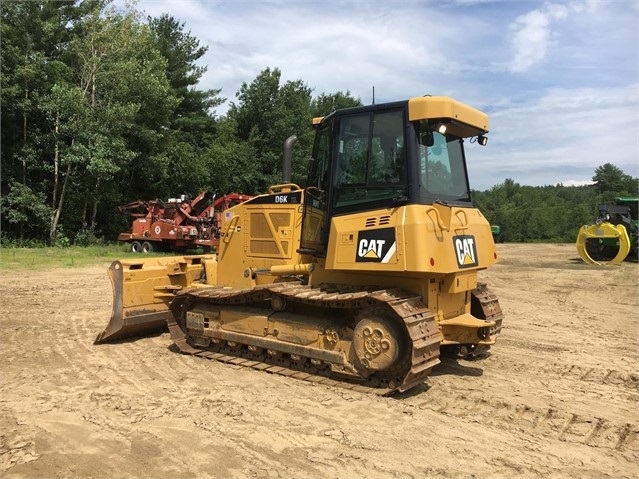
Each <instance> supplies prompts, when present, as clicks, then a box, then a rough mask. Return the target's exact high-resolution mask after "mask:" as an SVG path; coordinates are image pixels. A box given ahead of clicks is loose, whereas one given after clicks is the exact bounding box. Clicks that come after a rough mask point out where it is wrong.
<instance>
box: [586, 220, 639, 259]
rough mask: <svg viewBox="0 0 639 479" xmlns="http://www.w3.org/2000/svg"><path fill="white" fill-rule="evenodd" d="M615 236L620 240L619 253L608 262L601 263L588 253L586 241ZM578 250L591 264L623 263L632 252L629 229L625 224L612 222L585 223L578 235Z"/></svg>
mask: <svg viewBox="0 0 639 479" xmlns="http://www.w3.org/2000/svg"><path fill="white" fill-rule="evenodd" d="M604 238H615V239H618V241H619V251H618V252H617V255H616V256H615V257H614V258H612V259H611V260H609V261H608V262H605V263H601V262H599V261H595V260H594V259H592V258H591V257H590V255H589V254H588V250H587V249H586V241H587V240H589V239H604ZM577 252H578V253H579V256H580V257H581V259H583V260H584V261H585V262H586V263H589V264H598V265H607V264H621V262H622V261H623V260H624V259H626V256H628V253H629V252H630V238H629V237H628V231H626V228H624V226H623V225H613V224H611V223H607V222H604V223H600V224H597V225H584V226H582V227H581V228H580V229H579V234H578V235H577Z"/></svg>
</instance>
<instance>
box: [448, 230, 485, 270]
mask: <svg viewBox="0 0 639 479" xmlns="http://www.w3.org/2000/svg"><path fill="white" fill-rule="evenodd" d="M453 246H454V247H455V256H456V258H457V266H459V267H460V268H470V267H472V266H477V265H478V264H479V263H478V261H477V247H476V246H475V237H474V236H472V235H461V236H455V237H454V238H453Z"/></svg>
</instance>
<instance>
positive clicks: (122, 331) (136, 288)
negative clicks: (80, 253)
mask: <svg viewBox="0 0 639 479" xmlns="http://www.w3.org/2000/svg"><path fill="white" fill-rule="evenodd" d="M209 258H211V259H212V258H214V256H201V255H198V256H173V257H164V258H148V259H141V260H127V261H114V262H113V263H111V266H110V267H109V269H108V274H109V278H110V280H111V287H112V289H113V309H112V312H111V320H110V321H109V323H108V324H107V327H106V328H105V329H104V331H102V332H101V333H100V334H98V336H97V337H96V339H95V341H94V344H100V343H105V342H108V341H115V340H120V339H126V338H132V337H140V336H145V335H149V334H152V333H156V332H160V331H163V330H165V329H166V328H167V319H168V318H169V317H170V315H171V311H170V310H169V306H170V303H171V301H172V300H173V299H174V298H175V295H176V294H177V293H178V292H179V291H181V290H182V289H184V288H188V287H189V286H191V285H192V284H194V283H195V282H197V281H199V280H200V277H201V273H202V270H203V262H204V261H205V260H206V259H209Z"/></svg>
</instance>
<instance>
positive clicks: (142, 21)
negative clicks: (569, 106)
mask: <svg viewBox="0 0 639 479" xmlns="http://www.w3.org/2000/svg"><path fill="white" fill-rule="evenodd" d="M0 14H1V24H0V27H1V28H2V32H1V33H2V43H1V57H2V62H1V70H0V74H1V77H0V84H1V85H2V95H1V109H2V121H1V145H0V146H1V149H0V154H1V164H0V189H1V199H0V231H1V238H2V241H3V244H44V243H47V244H58V245H64V244H69V243H77V244H86V243H87V242H92V241H96V240H97V239H100V238H104V239H106V240H110V239H113V238H115V237H117V234H118V233H119V232H121V231H126V230H127V229H128V228H129V226H130V224H129V221H130V219H129V218H128V217H126V216H124V215H122V214H121V213H120V212H119V211H118V209H117V206H118V205H122V204H126V203H129V202H131V201H133V200H137V199H155V198H169V197H174V196H178V195H180V194H184V193H186V194H191V195H194V194H197V193H199V192H200V191H211V192H216V193H218V194H225V193H229V192H241V193H247V194H256V193H261V192H264V191H265V190H266V188H267V187H268V186H269V185H271V184H274V183H278V182H279V180H280V178H281V152H282V145H283V143H284V141H285V139H286V138H288V137H289V136H291V135H293V134H295V135H297V137H298V141H297V143H296V146H295V157H296V158H297V159H300V158H302V159H305V158H308V157H309V156H310V150H311V147H312V140H313V138H312V131H311V129H310V128H304V126H305V125H310V119H311V118H313V117H315V116H321V115H326V114H328V113H330V112H331V111H333V110H335V109H338V108H346V107H351V106H358V105H361V101H360V99H359V98H354V97H353V96H352V95H351V94H350V92H348V91H347V92H341V91H338V92H329V93H325V92H322V93H319V94H314V91H313V89H312V88H311V87H309V86H308V84H307V83H305V82H304V81H302V80H301V79H299V80H295V81H287V82H282V78H281V71H280V70H279V69H278V68H265V69H264V70H263V71H261V72H260V73H259V74H258V75H257V77H256V78H255V79H254V80H253V81H251V82H250V83H243V84H242V85H241V86H240V87H239V89H238V91H237V92H236V94H235V101H232V102H230V107H229V109H228V111H227V113H226V114H225V115H223V116H217V115H216V114H215V108H216V107H219V106H220V105H221V104H223V103H224V102H225V101H226V98H223V97H222V96H221V95H220V94H221V90H219V89H217V90H216V89H211V90H203V89H201V88H199V83H200V80H201V78H202V76H203V74H204V73H205V72H206V68H205V67H202V66H199V65H198V60H200V59H201V58H202V56H203V55H204V54H205V53H206V51H207V47H205V46H202V45H201V44H200V41H199V40H198V39H197V38H195V37H194V36H193V35H192V34H191V32H190V31H187V30H186V28H185V24H184V23H180V22H179V21H177V20H176V19H175V18H173V17H171V16H169V15H166V14H165V15H162V16H160V17H158V18H152V17H147V18H143V17H142V15H141V14H140V13H139V12H138V11H136V10H135V9H134V8H132V7H127V9H125V10H117V9H115V8H114V7H113V6H112V5H111V1H110V0H84V1H77V0H62V1H34V2H23V1H11V0H9V1H3V2H2V3H0ZM605 166H606V168H605V171H603V173H602V175H601V178H602V179H603V178H604V176H605V175H604V173H610V171H612V173H613V175H612V176H613V177H614V178H613V180H614V181H613V182H614V183H615V184H614V185H613V187H612V189H611V188H610V187H609V186H606V185H603V183H598V186H595V187H578V188H564V187H560V186H557V187H544V188H532V187H526V186H520V185H518V184H516V183H514V182H513V181H512V180H507V181H506V182H505V183H504V184H502V185H498V186H496V187H494V188H493V189H491V190H490V191H487V192H475V199H476V204H477V206H478V207H480V209H482V211H484V213H485V214H486V216H487V217H488V218H489V220H490V221H492V222H496V223H501V226H502V227H503V229H504V235H505V238H506V239H507V240H510V241H528V240H537V239H552V240H558V241H559V240H561V239H564V240H568V239H569V238H568V236H569V235H570V234H572V235H573V237H574V235H575V234H576V231H577V229H578V227H579V226H578V225H576V224H575V225H572V224H570V227H568V226H567V225H566V228H565V229H563V230H562V229H561V228H558V227H557V223H558V222H563V223H564V224H567V223H570V222H573V223H574V222H575V221H576V222H579V221H582V222H583V221H586V222H588V221H592V220H593V216H594V214H595V212H596V210H595V206H594V205H595V204H596V201H597V199H598V197H601V195H605V194H611V192H612V191H613V190H614V191H615V192H616V193H618V192H622V191H625V192H627V193H632V192H634V194H636V179H632V178H630V177H628V175H625V174H624V173H623V172H621V171H620V170H619V171H616V170H615V168H616V167H614V166H613V165H605ZM602 168H603V167H602ZM611 169H612V170H611ZM617 170H618V169H617ZM305 175H306V162H305V161H294V164H293V172H292V180H293V182H296V183H299V184H303V181H304V177H305ZM620 175H621V176H620ZM633 180H634V187H631V185H632V182H633ZM620 182H621V183H620ZM602 185H603V189H602ZM597 188H598V189H597ZM539 235H551V236H549V237H547V236H539Z"/></svg>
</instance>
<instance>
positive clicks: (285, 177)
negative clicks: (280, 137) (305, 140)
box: [282, 135, 297, 183]
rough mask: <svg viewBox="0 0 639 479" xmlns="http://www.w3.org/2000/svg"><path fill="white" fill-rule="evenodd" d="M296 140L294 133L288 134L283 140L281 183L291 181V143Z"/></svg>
mask: <svg viewBox="0 0 639 479" xmlns="http://www.w3.org/2000/svg"><path fill="white" fill-rule="evenodd" d="M296 141H297V136H296V135H291V136H289V137H288V138H287V139H286V141H285V142H284V150H283V151H282V183H290V182H291V165H292V163H293V145H294V144H295V142H296Z"/></svg>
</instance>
